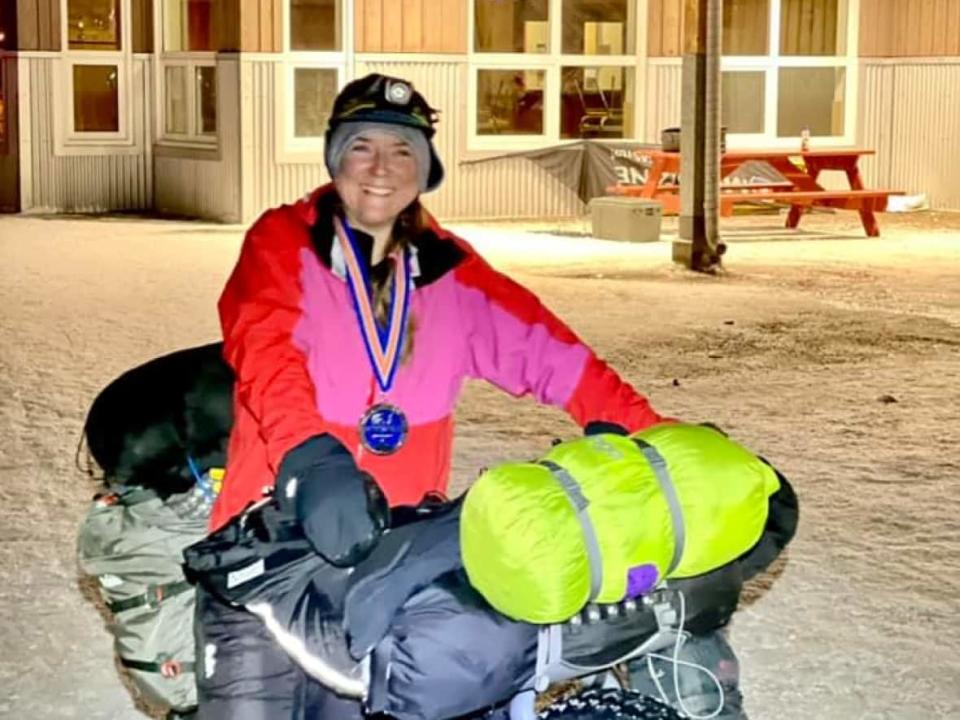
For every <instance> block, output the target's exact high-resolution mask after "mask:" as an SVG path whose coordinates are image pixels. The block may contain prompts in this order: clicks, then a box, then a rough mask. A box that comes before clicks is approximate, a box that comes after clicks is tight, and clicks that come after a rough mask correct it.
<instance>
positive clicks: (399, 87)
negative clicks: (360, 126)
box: [326, 73, 444, 190]
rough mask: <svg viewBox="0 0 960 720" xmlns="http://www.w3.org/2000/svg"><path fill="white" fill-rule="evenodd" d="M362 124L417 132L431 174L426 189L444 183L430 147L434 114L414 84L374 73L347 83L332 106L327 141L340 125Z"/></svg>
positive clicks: (441, 167) (437, 158) (439, 167)
mask: <svg viewBox="0 0 960 720" xmlns="http://www.w3.org/2000/svg"><path fill="white" fill-rule="evenodd" d="M349 122H365V123H383V124H385V125H403V126H405V127H410V128H415V129H417V130H420V131H421V132H422V133H423V134H424V135H425V136H426V138H427V145H428V146H429V148H430V172H429V174H428V176H427V188H426V189H427V190H434V189H435V188H436V187H437V186H438V185H440V183H441V182H442V181H443V175H444V171H443V163H442V162H441V161H440V157H439V156H438V155H437V151H436V148H434V146H433V142H432V138H433V136H434V133H435V132H436V130H435V128H434V125H435V124H436V122H437V111H436V110H434V109H433V108H432V107H430V106H429V105H428V104H427V101H426V100H425V99H424V97H423V96H422V95H421V94H420V93H419V92H417V91H416V90H414V88H413V85H412V84H411V83H409V82H407V81H406V80H401V79H400V78H393V77H388V76H386V75H380V74H378V73H373V74H370V75H367V76H366V77H362V78H359V79H358V80H354V81H353V82H351V83H348V84H347V85H346V86H345V87H344V88H343V90H341V91H340V94H339V95H337V98H336V100H334V103H333V111H332V112H331V114H330V121H329V124H328V126H327V133H326V137H327V141H328V142H329V141H330V137H331V135H332V134H333V131H334V130H336V129H337V127H339V126H340V125H342V124H343V123H349Z"/></svg>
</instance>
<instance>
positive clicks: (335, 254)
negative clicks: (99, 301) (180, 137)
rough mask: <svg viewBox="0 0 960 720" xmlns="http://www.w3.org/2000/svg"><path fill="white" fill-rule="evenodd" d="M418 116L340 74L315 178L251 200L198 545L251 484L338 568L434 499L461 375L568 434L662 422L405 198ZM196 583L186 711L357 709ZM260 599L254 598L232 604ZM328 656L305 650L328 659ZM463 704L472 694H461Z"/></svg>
mask: <svg viewBox="0 0 960 720" xmlns="http://www.w3.org/2000/svg"><path fill="white" fill-rule="evenodd" d="M437 117H438V116H437V112H436V111H435V110H434V109H433V108H432V107H430V105H429V104H427V101H426V100H425V99H424V97H423V96H422V95H421V94H420V93H419V92H417V91H416V90H415V89H414V87H413V85H411V84H410V83H409V82H407V81H405V80H401V79H399V78H395V77H387V76H385V75H379V74H372V75H368V76H366V77H363V78H360V79H359V80H355V81H353V82H351V83H349V84H348V85H346V86H345V87H344V88H343V90H342V91H341V92H340V94H339V95H338V96H337V98H336V100H335V101H334V103H333V107H332V110H331V112H330V118H329V121H328V123H327V129H326V132H325V135H324V137H325V151H324V153H325V154H324V160H325V163H326V167H327V170H328V171H329V173H330V176H331V178H332V179H333V182H332V183H330V184H328V185H325V186H323V187H320V188H317V189H316V190H314V191H313V192H312V193H310V194H309V195H307V197H305V198H304V199H303V200H301V201H299V202H297V203H295V204H293V205H284V206H282V207H279V208H276V209H274V210H269V211H268V212H266V213H265V214H264V215H263V216H262V217H261V219H260V220H259V221H258V222H257V223H256V224H255V225H254V226H253V227H252V228H251V229H250V231H249V232H248V233H247V236H246V239H245V240H244V243H243V248H242V249H241V252H240V258H239V260H238V262H237V265H236V267H235V268H234V270H233V273H232V274H231V277H230V279H229V280H228V281H227V285H226V287H225V289H224V291H223V294H222V295H221V297H220V303H219V310H220V320H221V325H222V328H223V336H224V356H225V358H226V360H227V362H228V363H229V364H230V366H231V367H232V368H233V369H234V371H235V372H236V376H237V383H236V386H235V393H236V396H235V398H234V408H235V412H236V422H235V424H234V427H233V430H232V433H231V440H230V452H229V460H228V464H227V469H226V478H227V480H226V481H225V482H224V485H223V490H222V491H221V493H220V495H219V498H218V499H217V501H216V505H215V506H214V508H213V514H212V518H211V526H212V527H211V529H212V530H214V531H217V537H224V538H229V537H233V538H236V537H239V536H236V535H232V533H233V531H234V530H235V529H236V528H238V527H240V526H241V525H243V523H244V522H245V520H244V519H243V512H242V511H243V510H244V508H246V507H248V506H249V504H250V503H251V502H256V501H258V500H260V499H262V498H263V495H264V490H265V488H266V489H267V491H268V492H271V491H272V492H273V493H274V499H273V500H272V501H271V502H273V503H274V507H275V508H276V509H277V510H278V511H279V512H280V513H282V514H283V515H284V516H285V517H287V518H290V519H291V520H292V521H295V522H296V523H298V524H299V527H300V528H301V529H302V532H303V535H304V536H305V537H306V539H307V540H308V541H309V543H310V545H311V547H312V549H313V550H314V551H316V553H317V554H318V555H319V556H320V557H321V558H322V560H323V562H324V563H327V564H328V565H329V567H335V568H343V567H352V566H355V565H356V564H357V563H359V562H361V561H362V560H363V559H364V558H365V557H366V556H367V555H368V554H369V553H370V552H371V550H372V549H373V548H374V547H375V546H376V544H377V543H378V542H379V540H380V536H381V534H382V532H383V530H384V527H385V524H386V523H387V522H388V519H389V517H388V511H387V505H389V506H390V507H398V506H416V505H419V504H420V503H424V502H427V501H428V500H429V499H431V498H433V499H434V500H435V499H436V497H437V495H443V494H444V493H445V492H446V490H447V483H448V482H449V477H450V469H451V460H452V454H453V432H454V423H453V415H454V410H455V408H456V404H457V400H458V397H459V395H460V390H461V388H462V387H463V385H464V382H465V381H466V380H467V379H468V378H478V379H484V380H487V381H488V382H490V383H492V384H494V385H496V386H497V387H499V388H501V389H503V390H504V391H506V392H508V393H510V394H511V395H513V396H522V395H532V396H533V397H535V398H536V400H537V401H539V402H540V403H542V404H546V405H552V406H554V407H557V408H562V409H563V410H565V411H566V412H567V413H568V414H569V415H570V416H571V417H572V418H573V419H574V420H575V421H576V422H577V423H579V424H580V425H581V426H584V427H586V426H588V425H596V421H600V422H602V423H604V424H605V426H617V427H619V426H622V427H624V428H627V429H629V430H631V431H633V430H639V429H642V428H645V427H648V426H650V425H653V424H656V423H658V422H660V421H661V420H662V418H661V416H660V415H659V414H657V413H656V412H655V411H654V410H653V409H652V408H651V407H650V405H649V403H648V402H647V400H646V399H645V398H644V397H643V396H641V395H639V394H638V393H637V392H636V391H634V390H633V388H631V387H630V386H629V385H628V384H626V383H625V382H623V381H622V380H621V379H620V378H619V376H617V374H616V373H615V372H614V371H613V370H612V369H611V368H610V367H608V366H607V365H606V363H604V362H603V361H602V360H600V359H599V358H598V357H596V355H595V354H594V353H593V351H592V350H590V348H589V347H588V346H586V345H585V344H584V343H583V342H582V341H580V339H579V338H577V337H576V336H575V335H574V333H573V332H572V331H571V330H570V329H569V328H568V327H566V326H565V325H564V324H563V323H562V322H561V321H560V320H559V319H558V318H557V317H555V316H554V315H553V314H552V313H550V311H549V310H547V309H546V308H545V307H544V306H543V305H542V304H541V303H540V301H539V300H538V299H537V298H536V297H535V296H534V295H533V294H532V293H531V292H530V291H528V290H526V289H525V288H523V287H522V286H520V285H519V284H517V283H516V282H514V281H513V280H511V279H509V278H507V277H506V276H504V275H502V274H501V273H498V272H497V271H495V270H494V269H493V268H492V267H490V265H489V264H487V263H486V262H485V261H484V260H483V258H481V257H480V256H479V255H477V253H476V252H475V251H474V250H473V249H472V248H471V247H470V246H469V245H468V244H467V243H466V242H464V241H463V240H461V239H459V238H457V237H456V236H455V235H453V234H452V233H450V232H449V231H447V230H445V229H444V228H443V227H441V226H440V225H439V223H437V221H436V220H434V219H433V218H432V217H431V216H430V215H429V214H428V213H427V211H426V210H425V209H424V208H423V207H422V206H421V204H420V199H419V196H420V195H421V193H426V192H429V191H432V190H435V189H436V188H437V187H438V186H439V185H440V183H441V182H442V180H443V175H444V170H443V165H442V164H441V162H440V158H439V157H438V156H437V153H436V151H435V149H434V146H433V137H434V126H435V124H436V122H437ZM414 336H415V337H416V342H414ZM221 530H222V531H223V532H222V533H220V532H219V531H221ZM236 542H237V541H236V540H229V541H228V543H227V545H228V546H229V547H227V548H225V550H223V552H226V553H230V552H232V548H233V547H234V546H233V543H236ZM205 547H207V551H205V552H208V556H207V557H204V558H200V557H198V558H197V560H198V562H199V564H197V565H196V567H210V568H212V567H219V566H220V559H222V558H221V557H220V553H221V550H218V549H217V547H219V546H217V544H216V543H213V544H210V545H208V546H205ZM198 552H200V551H198ZM201 554H202V553H201ZM209 555H212V556H213V557H209ZM207 560H210V562H211V563H212V564H209V565H207ZM267 565H268V566H269V563H267ZM335 574H336V573H334V575H335ZM331 577H332V576H331ZM199 580H200V582H201V583H204V582H205V579H204V577H203V576H201V577H200V578H199ZM206 580H207V584H205V585H204V589H203V590H201V591H199V592H198V601H197V612H198V617H197V626H198V628H199V635H200V637H199V642H200V643H201V644H202V645H203V646H204V652H203V653H200V654H198V657H199V658H200V662H201V665H202V664H203V663H204V662H207V660H206V658H208V657H209V658H214V659H215V661H214V660H211V661H210V662H212V666H211V667H208V668H201V669H200V670H199V671H198V673H197V676H198V678H199V681H198V694H199V700H200V707H201V712H200V717H203V718H204V720H226V719H227V718H235V717H250V716H251V715H250V714H249V713H250V712H251V709H253V710H254V711H259V713H260V714H258V717H260V716H264V717H266V716H269V717H273V718H277V719H278V720H283V719H284V718H292V717H305V716H308V717H311V718H318V720H326V719H327V718H330V719H333V718H336V719H337V720H357V719H358V718H360V717H361V714H362V713H361V707H360V704H359V703H358V702H356V701H352V700H349V699H344V698H341V697H340V696H337V695H334V694H333V693H332V692H330V691H328V690H326V689H325V688H324V687H322V686H320V685H319V684H318V683H317V682H316V681H315V680H313V679H312V677H311V676H308V675H307V674H306V671H305V670H303V669H301V666H300V665H298V664H296V662H295V655H296V654H295V653H294V654H292V655H290V656H288V655H287V654H286V650H284V649H283V648H284V647H286V648H288V649H289V648H290V647H292V646H291V644H290V642H289V640H290V638H291V637H293V638H294V639H295V641H296V644H302V643H303V642H307V641H308V636H310V633H304V632H303V628H301V627H299V626H297V627H294V625H292V624H289V623H286V621H284V622H283V623H280V622H273V621H272V620H271V621H268V622H266V623H265V624H264V623H261V622H260V621H259V620H258V619H257V617H255V616H252V615H250V614H249V613H246V612H239V611H238V610H237V609H236V608H235V607H231V606H229V605H227V604H224V603H223V602H222V598H221V599H218V596H217V591H216V588H215V583H214V582H213V581H212V580H210V578H209V577H208V578H206ZM310 583H311V587H318V588H320V589H321V590H322V592H325V593H329V594H330V595H329V597H334V596H335V595H337V593H339V592H340V591H341V589H338V588H337V586H336V583H334V582H332V581H331V582H327V581H321V580H318V579H317V577H314V576H311V577H310ZM321 585H323V587H321ZM281 594H282V593H281ZM287 595H288V597H286V598H285V599H284V600H283V601H284V602H287V601H288V600H291V597H292V600H291V601H296V597H295V594H292V590H291V593H287ZM254 601H255V602H254ZM261 601H262V603H269V602H271V600H270V599H269V598H266V597H263V596H259V597H253V596H251V598H250V602H249V603H245V604H246V605H247V607H248V608H250V609H253V605H254V604H257V605H261V604H262V603H261ZM297 602H298V601H297ZM251 603H253V604H251ZM264 617H266V616H264ZM271 617H274V619H275V617H279V616H271ZM364 621H367V622H369V620H368V619H366V618H364V619H362V620H361V622H364ZM311 637H312V636H311ZM334 655H336V652H334V654H333V655H329V656H328V657H325V658H324V659H325V661H327V662H328V663H333V664H335V665H336V664H337V663H338V662H339V661H338V658H337V657H334ZM301 660H302V658H301ZM500 699H501V700H506V699H507V698H500ZM465 701H466V702H467V704H469V703H471V702H473V703H477V704H476V705H475V706H474V709H479V708H480V707H482V706H483V705H484V704H489V703H486V701H485V700H484V699H483V693H482V692H480V691H479V689H478V691H477V694H476V696H471V697H469V698H465ZM460 714H462V713H457V715H460Z"/></svg>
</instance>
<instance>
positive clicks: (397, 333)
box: [334, 217, 410, 455]
mask: <svg viewBox="0 0 960 720" xmlns="http://www.w3.org/2000/svg"><path fill="white" fill-rule="evenodd" d="M334 229H335V230H336V233H337V239H338V240H339V241H340V245H341V248H342V250H343V257H344V265H345V266H346V270H347V282H348V285H349V286H350V295H351V297H352V299H353V308H354V310H355V311H356V314H357V324H358V325H359V328H360V336H361V338H362V339H363V344H364V347H365V348H366V351H367V357H368V359H369V360H370V365H371V366H372V367H373V371H374V375H375V376H376V379H377V383H378V385H379V386H380V390H381V392H384V393H386V392H387V391H389V390H390V388H391V386H392V385H393V381H394V378H395V377H396V371H397V367H398V365H399V364H400V355H401V353H402V351H403V336H404V333H405V331H406V325H407V314H408V313H409V311H410V266H409V258H408V257H407V253H406V252H402V251H401V252H397V253H395V254H394V261H395V263H394V264H395V275H394V282H393V288H392V294H391V298H390V310H389V312H388V317H389V320H388V322H387V326H386V327H385V328H380V326H379V325H378V324H377V321H376V316H375V315H374V311H373V305H372V297H373V293H372V291H371V287H370V280H369V278H368V275H367V273H366V269H365V267H364V265H363V264H362V263H361V262H360V257H359V252H358V251H357V247H356V242H355V241H354V239H353V234H352V233H351V231H350V226H349V225H348V224H347V222H346V220H343V221H341V219H340V218H338V217H335V218H334ZM358 430H359V434H360V442H362V443H363V446H364V447H365V448H367V450H369V451H370V452H372V453H374V454H375V455H389V454H390V453H394V452H396V451H397V450H399V449H400V448H401V447H402V446H403V443H404V442H405V441H406V439H407V431H408V430H409V426H408V425H407V418H406V417H405V416H404V414H403V412H402V411H401V410H400V408H398V407H396V406H395V405H390V404H388V403H383V402H381V403H377V404H375V405H372V406H371V407H370V408H369V409H368V410H367V411H366V412H365V413H364V414H363V417H361V418H360V423H359V427H358Z"/></svg>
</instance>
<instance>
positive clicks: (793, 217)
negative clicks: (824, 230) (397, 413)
mask: <svg viewBox="0 0 960 720" xmlns="http://www.w3.org/2000/svg"><path fill="white" fill-rule="evenodd" d="M637 153H638V154H642V155H644V156H647V157H648V158H649V160H650V168H649V170H648V171H647V178H646V182H645V183H644V184H643V185H615V186H611V187H609V188H607V192H608V193H609V194H613V195H625V196H630V197H642V198H649V199H655V200H658V201H660V202H661V203H662V204H663V209H664V212H674V213H679V212H680V192H679V190H680V187H679V185H678V184H677V182H676V180H675V179H670V180H668V179H666V178H665V176H671V175H672V176H673V177H674V178H675V177H676V176H677V175H678V174H679V173H680V160H681V159H680V153H678V152H664V151H662V150H638V151H637ZM873 153H874V151H873V150H864V149H860V148H818V149H816V150H806V151H791V150H728V151H727V152H724V153H723V154H722V155H721V159H720V177H721V181H720V182H721V190H720V212H721V214H722V215H730V214H732V213H733V206H734V204H738V203H745V202H759V201H775V202H783V203H787V204H789V205H790V212H789V214H788V215H787V222H786V225H787V227H789V228H796V227H797V226H798V225H799V224H800V218H801V217H802V216H803V212H804V210H806V209H809V208H810V207H812V206H814V205H819V206H824V207H832V208H840V209H844V210H857V211H858V212H859V213H860V219H861V221H862V222H863V228H864V230H865V231H866V233H867V235H869V236H870V237H876V236H878V235H879V234H880V228H879V226H878V225H877V218H876V215H875V213H876V212H882V211H883V210H885V209H886V207H887V199H888V198H889V197H890V195H902V194H903V192H902V191H899V190H870V189H867V188H865V187H864V185H863V178H862V177H861V175H860V168H859V161H860V158H861V157H863V156H864V155H872V154H873ZM750 161H760V162H765V163H767V164H768V165H770V166H771V167H772V168H773V169H775V170H776V171H777V172H778V173H780V175H782V176H783V178H784V182H782V183H764V184H758V185H751V184H747V183H741V184H731V183H729V182H724V181H725V180H727V179H728V178H729V177H730V175H732V174H733V173H734V172H736V170H737V169H738V168H740V167H741V166H742V165H743V164H744V163H747V162H750ZM824 170H839V171H842V172H844V173H845V174H846V176H847V182H848V183H849V185H850V188H849V189H848V190H827V189H826V188H824V187H823V186H822V185H821V184H820V183H819V182H817V179H818V178H819V176H820V173H821V172H823V171H824Z"/></svg>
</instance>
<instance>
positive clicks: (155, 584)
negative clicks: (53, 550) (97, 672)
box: [77, 487, 210, 712]
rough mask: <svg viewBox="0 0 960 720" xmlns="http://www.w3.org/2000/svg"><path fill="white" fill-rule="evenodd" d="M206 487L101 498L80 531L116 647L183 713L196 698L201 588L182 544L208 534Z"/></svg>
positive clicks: (80, 545)
mask: <svg viewBox="0 0 960 720" xmlns="http://www.w3.org/2000/svg"><path fill="white" fill-rule="evenodd" d="M209 505H210V503H209V497H208V496H206V495H204V492H203V488H200V487H194V488H193V489H191V490H190V491H188V492H186V493H182V494H180V495H171V496H170V497H168V498H166V499H164V500H161V499H160V498H159V497H158V496H157V495H156V494H155V493H154V492H153V491H151V490H147V489H144V488H137V487H120V488H112V491H111V492H110V493H109V494H104V495H101V496H98V497H97V498H95V499H94V501H93V503H92V505H91V506H90V509H89V510H88V512H87V515H86V517H85V518H84V520H83V522H82V524H81V526H80V531H79V536H78V542H77V554H78V558H79V563H80V568H81V570H82V572H83V573H84V574H86V575H93V576H96V578H97V580H98V582H99V586H100V592H101V595H102V597H103V600H104V602H105V604H106V606H107V609H108V610H109V611H110V614H111V616H112V622H110V623H109V625H108V628H109V630H110V632H111V633H112V634H113V636H114V647H115V649H116V652H117V655H118V656H119V659H120V662H121V664H123V665H124V666H125V667H126V668H127V669H128V670H129V672H130V676H131V677H132V678H133V680H134V682H135V684H136V686H137V688H138V689H139V690H140V691H141V692H142V693H143V694H144V696H145V697H146V698H147V699H148V700H149V701H150V702H151V703H153V704H159V705H163V706H164V707H167V708H170V709H172V710H174V711H176V712H183V711H189V710H190V709H191V708H193V707H194V706H195V705H196V703H197V693H196V682H195V677H194V640H193V609H194V588H193V586H192V585H190V584H189V583H188V582H187V581H186V579H185V578H184V576H183V570H182V568H181V563H182V562H183V557H182V552H183V548H185V547H186V546H188V545H191V544H193V543H195V542H197V541H198V540H200V539H201V538H203V537H205V536H206V534H207V517H208V515H209Z"/></svg>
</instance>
